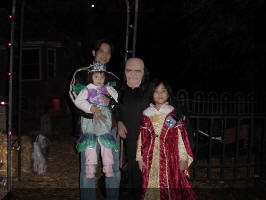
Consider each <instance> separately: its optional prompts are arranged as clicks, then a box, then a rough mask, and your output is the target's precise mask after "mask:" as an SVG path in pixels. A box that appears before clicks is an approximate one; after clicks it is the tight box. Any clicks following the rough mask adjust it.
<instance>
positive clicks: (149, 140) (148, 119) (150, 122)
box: [136, 103, 197, 200]
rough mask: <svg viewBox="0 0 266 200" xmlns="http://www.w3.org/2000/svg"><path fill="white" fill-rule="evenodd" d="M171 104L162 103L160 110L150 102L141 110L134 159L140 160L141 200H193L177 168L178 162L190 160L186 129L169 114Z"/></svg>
mask: <svg viewBox="0 0 266 200" xmlns="http://www.w3.org/2000/svg"><path fill="white" fill-rule="evenodd" d="M174 114H175V110H174V107H172V106H171V105H169V104H168V103H165V104H164V105H162V107H161V108H160V110H157V109H156V108H155V107H154V106H153V105H152V104H151V105H150V106H149V107H148V108H147V109H146V110H145V111H144V112H143V115H142V117H141V126H140V133H139V136H138V141H137V154H136V160H143V162H144V164H145V165H146V167H143V169H142V188H143V192H142V196H141V199H151V200H157V199H160V200H164V199H173V200H176V199H177V200H179V199H180V200H181V199H182V200H183V199H189V200H195V199H197V197H196V195H195V193H194V192H193V190H192V188H191V186H190V184H189V182H188V180H187V177H186V176H188V175H189V172H188V170H185V171H184V172H181V171H180V170H179V161H181V160H183V161H187V162H188V166H189V165H190V164H191V163H192V161H193V154H192V151H191V148H190V144H189V140H188V135H187V131H186V129H185V127H184V124H183V123H182V122H177V121H176V120H175V118H174V117H173V116H174Z"/></svg>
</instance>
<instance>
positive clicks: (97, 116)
mask: <svg viewBox="0 0 266 200" xmlns="http://www.w3.org/2000/svg"><path fill="white" fill-rule="evenodd" d="M90 110H91V112H92V114H93V120H94V121H95V123H96V124H98V125H101V121H102V122H103V123H104V122H105V120H106V116H105V115H103V114H102V112H101V109H100V108H98V107H97V106H95V105H92V106H91V109H90Z"/></svg>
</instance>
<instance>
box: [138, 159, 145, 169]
mask: <svg viewBox="0 0 266 200" xmlns="http://www.w3.org/2000/svg"><path fill="white" fill-rule="evenodd" d="M138 165H139V169H140V171H142V168H143V167H145V168H146V165H145V163H144V162H143V160H140V161H138Z"/></svg>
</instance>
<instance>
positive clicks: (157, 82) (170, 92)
mask: <svg viewBox="0 0 266 200" xmlns="http://www.w3.org/2000/svg"><path fill="white" fill-rule="evenodd" d="M161 83H162V84H163V85H164V86H165V88H166V90H167V92H168V96H169V97H168V100H167V101H168V103H169V105H172V106H175V104H176V98H175V96H174V93H173V90H172V88H171V86H170V84H169V82H168V81H167V80H165V79H162V78H155V79H154V80H153V81H152V83H151V92H150V96H149V100H150V102H151V103H153V104H154V105H155V102H154V100H153V94H154V92H155V90H156V88H157V87H158V86H159V85H160V84H161Z"/></svg>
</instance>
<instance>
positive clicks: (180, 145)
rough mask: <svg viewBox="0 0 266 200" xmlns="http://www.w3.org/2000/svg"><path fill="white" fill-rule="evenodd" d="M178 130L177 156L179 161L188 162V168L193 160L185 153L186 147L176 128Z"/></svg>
mask: <svg viewBox="0 0 266 200" xmlns="http://www.w3.org/2000/svg"><path fill="white" fill-rule="evenodd" d="M177 130H178V154H179V160H180V161H181V160H182V161H187V162H188V166H190V165H191V163H192V161H193V158H192V157H191V156H190V155H189V154H188V153H187V151H186V147H185V144H184V141H183V138H182V135H181V131H180V129H179V128H177Z"/></svg>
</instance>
